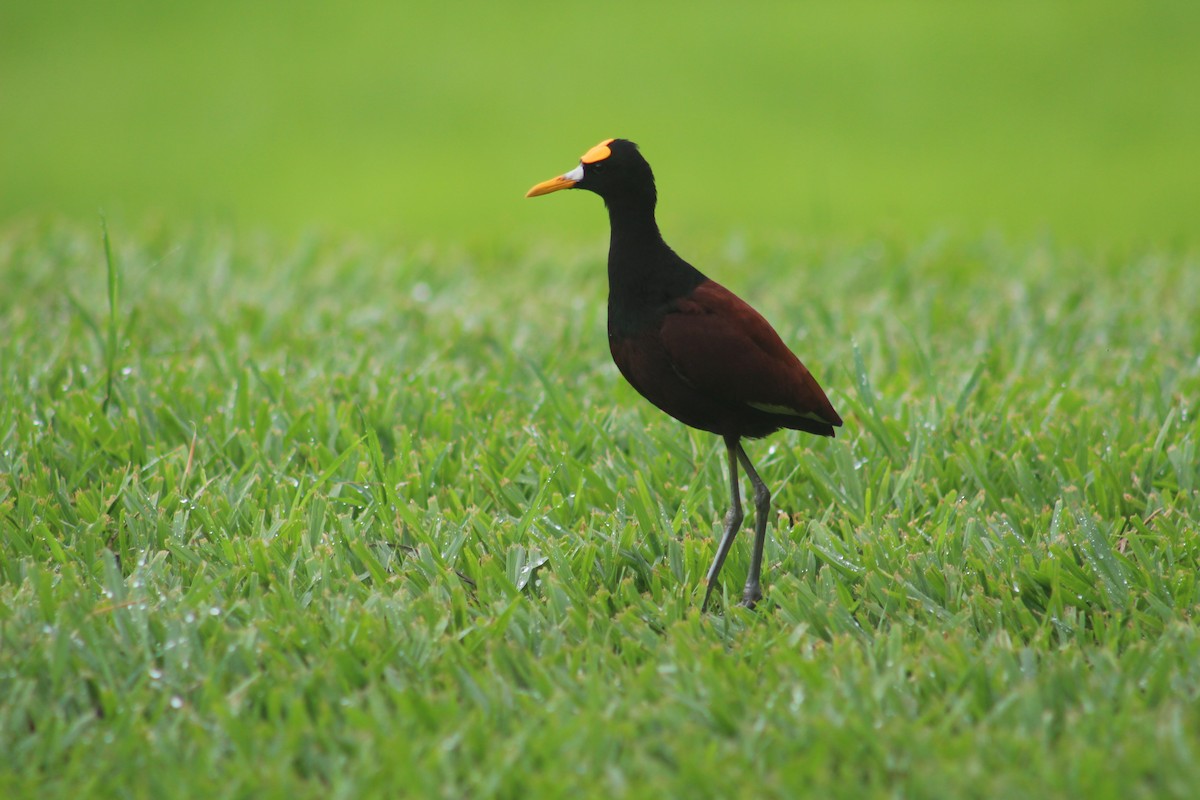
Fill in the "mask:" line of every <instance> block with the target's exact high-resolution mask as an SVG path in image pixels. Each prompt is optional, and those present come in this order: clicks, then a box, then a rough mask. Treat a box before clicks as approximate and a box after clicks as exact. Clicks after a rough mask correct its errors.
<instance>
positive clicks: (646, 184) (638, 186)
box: [525, 139, 655, 205]
mask: <svg viewBox="0 0 1200 800" xmlns="http://www.w3.org/2000/svg"><path fill="white" fill-rule="evenodd" d="M559 189H587V190H588V191H589V192H595V193H596V194H598V195H600V196H601V197H603V198H604V200H605V202H611V201H613V200H619V199H622V198H626V197H628V198H642V199H649V200H650V202H651V204H652V205H653V202H654V198H655V190H654V173H653V172H652V171H651V170H650V165H649V164H648V163H647V162H646V159H644V158H642V154H641V153H640V152H638V146H637V145H636V144H634V143H633V142H631V141H629V140H628V139H605V140H604V141H603V142H601V143H600V144H598V145H596V146H595V147H593V148H592V149H591V150H588V151H587V152H586V153H584V154H583V156H582V157H581V158H580V159H579V166H577V167H575V169H573V170H571V171H570V172H567V173H565V174H563V175H559V176H558V177H556V178H551V179H550V180H548V181H542V182H541V183H539V184H538V185H537V186H534V187H533V188H532V189H530V190H529V191H528V192H526V193H525V196H526V197H537V196H538V195H542V194H550V193H551V192H557V191H558V190H559Z"/></svg>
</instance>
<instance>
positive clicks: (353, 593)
mask: <svg viewBox="0 0 1200 800" xmlns="http://www.w3.org/2000/svg"><path fill="white" fill-rule="evenodd" d="M593 211H595V209H593ZM109 234H110V236H111V244H112V253H111V259H106V244H105V243H104V242H103V241H102V238H101V232H100V230H99V227H98V226H94V225H93V226H85V227H79V226H74V225H43V224H32V223H26V224H21V225H9V226H7V227H6V228H5V229H3V230H2V231H0V276H3V282H4V285H5V291H4V292H3V293H2V294H0V393H2V397H3V400H2V403H0V795H3V796H5V797H26V796H28V797H32V796H37V797H79V796H127V797H214V796H229V797H281V796H287V797H291V798H297V797H395V796H397V795H401V796H405V795H407V796H445V797H490V796H495V797H515V796H583V797H599V796H603V797H644V796H668V797H682V796H688V797H706V796H714V797H715V796H739V795H740V796H776V797H792V796H799V795H810V796H820V797H870V796H897V797H898V796H904V797H935V796H936V797H942V796H952V797H982V796H1038V797H1064V798H1065V797H1080V796H1087V797H1100V798H1102V797H1146V798H1161V797H1190V796H1191V794H1192V792H1193V791H1194V787H1195V786H1196V785H1200V634H1198V633H1197V630H1196V627H1195V614H1196V610H1197V605H1198V602H1200V588H1198V586H1197V569H1198V567H1200V538H1198V537H1197V521H1198V517H1200V513H1198V511H1197V509H1198V508H1200V504H1198V500H1200V494H1198V493H1200V475H1198V470H1197V467H1196V464H1197V462H1198V460H1200V452H1198V447H1197V440H1198V436H1197V429H1196V422H1195V416H1196V408H1195V402H1196V399H1197V397H1200V363H1198V361H1197V353H1198V352H1200V325H1198V322H1197V320H1200V308H1198V305H1200V265H1198V264H1197V257H1196V253H1195V251H1194V250H1192V251H1188V250H1183V249H1174V250H1173V249H1170V248H1157V249H1141V250H1128V251H1120V250H1112V249H1104V250H1099V249H1098V250H1095V251H1086V250H1082V249H1071V248H1067V247H1063V246H1057V245H1054V244H1052V243H1038V242H1031V243H1027V244H1014V243H1011V242H1005V241H1001V240H999V239H990V238H985V237H970V238H965V239H957V238H937V237H929V238H923V239H922V238H899V239H884V238H871V239H867V240H863V241H853V242H848V241H839V240H836V239H825V238H822V239H815V240H794V239H793V240H782V239H776V240H769V239H749V240H747V241H746V242H744V243H743V245H742V246H740V247H737V248H730V249H729V251H728V252H727V253H726V254H725V255H721V254H719V253H717V252H704V251H700V252H697V251H694V250H689V248H688V247H687V246H686V243H685V242H683V241H677V242H676V244H677V245H679V246H680V248H681V250H682V251H683V252H684V253H685V255H690V256H694V257H695V259H696V260H697V261H698V262H700V263H703V264H704V265H705V266H706V267H708V269H709V271H710V272H711V273H714V274H715V275H717V276H718V277H719V278H720V279H722V280H723V282H725V283H726V284H727V285H730V286H731V287H733V288H735V289H736V290H738V291H739V292H740V293H742V294H743V295H744V296H745V297H747V298H749V299H751V300H752V301H754V302H755V303H756V305H758V306H759V307H760V308H761V309H762V310H763V312H764V313H765V314H766V315H767V316H768V318H770V319H771V320H773V322H775V324H776V326H777V327H778V328H779V330H780V332H781V333H782V334H783V336H784V338H785V339H786V340H787V341H788V342H790V343H792V344H793V345H794V347H795V348H796V350H797V351H798V352H799V353H800V354H801V356H802V357H803V358H804V359H805V360H806V362H808V364H809V366H810V367H811V368H812V369H813V370H814V372H815V373H816V374H817V375H818V377H819V378H820V379H821V381H822V383H823V384H824V385H825V386H826V387H827V388H828V389H829V390H830V395H831V398H832V400H833V401H834V404H835V405H836V407H837V408H838V409H839V410H840V411H841V413H842V415H843V416H844V417H845V418H846V422H847V424H846V427H845V428H844V429H843V431H842V433H841V435H840V436H839V438H838V439H836V440H835V441H832V442H831V441H826V440H820V441H818V440H816V439H813V438H806V437H804V436H802V435H799V434H789V435H782V434H781V435H777V436H775V437H772V438H770V439H768V440H765V441H763V442H757V443H752V444H751V445H750V446H749V451H750V453H751V456H752V458H754V459H755V460H756V462H757V463H758V465H759V467H760V471H761V473H762V474H763V476H764V478H765V479H766V480H767V481H768V482H769V483H770V484H771V485H772V486H773V487H774V488H775V497H776V501H777V503H776V509H777V512H778V514H777V516H776V517H775V518H774V519H772V521H771V526H770V529H769V530H770V533H769V540H768V547H767V565H768V571H767V575H766V586H765V590H766V600H765V601H764V603H763V604H762V606H761V607H760V609H759V610H758V611H757V612H748V611H746V610H744V609H740V608H737V607H725V602H724V599H725V598H722V602H721V603H720V604H719V605H720V606H721V608H720V609H719V613H714V614H710V615H701V614H700V613H699V611H698V603H699V598H700V596H701V594H702V591H703V585H702V582H701V581H702V578H703V574H704V570H705V568H706V567H707V565H708V561H709V559H710V558H711V555H712V552H713V547H714V545H715V542H714V537H715V534H716V532H717V531H718V530H719V524H720V521H721V516H722V514H723V512H724V502H725V500H724V486H725V478H724V473H723V469H724V466H723V460H724V459H723V458H722V455H721V452H722V451H721V447H720V446H719V443H718V442H717V441H716V440H715V438H714V437H711V436H708V435H705V434H700V433H697V432H693V431H688V430H686V429H685V428H683V427H682V426H681V425H679V424H677V423H674V422H673V421H671V420H669V419H667V418H665V417H664V416H662V415H661V414H659V413H658V412H657V411H655V410H654V409H653V408H651V407H649V406H648V405H647V404H646V403H645V402H644V401H642V400H641V399H640V398H638V397H636V396H635V394H634V393H633V391H632V390H631V389H629V388H628V387H627V386H625V385H624V384H623V382H622V381H621V380H620V379H619V376H618V375H617V374H616V370H615V368H614V367H613V366H612V365H611V364H610V362H609V357H608V354H607V351H606V347H605V342H604V333H603V331H604V320H603V307H604V291H605V287H604V277H603V266H602V265H603V252H602V250H601V249H599V248H598V247H596V246H589V247H585V248H579V247H577V246H569V245H543V246H540V247H527V248H511V249H510V248H506V247H500V246H496V247H492V248H484V247H476V248H453V247H426V248H407V249H405V248H396V247H391V246H381V245H379V244H376V243H375V242H373V241H371V240H366V241H362V240H353V239H349V238H338V237H329V238H313V237H310V238H303V237H300V238H295V239H287V238H283V237H279V236H270V235H253V234H247V233H244V232H236V231H233V230H230V229H224V228H211V227H203V226H200V227H193V228H189V227H185V226H179V225H165V226H159V227H155V226H143V227H140V228H136V229H125V228H121V227H119V226H111V229H110V231H109ZM108 264H111V265H112V267H111V269H110V268H109V267H108V266H107V265H108ZM118 278H119V292H118ZM110 303H111V306H110ZM114 311H115V313H113V312H114ZM110 376H111V377H112V382H111V384H112V385H111V391H110V390H109V389H108V383H109V378H110ZM106 401H107V404H106ZM747 561H748V553H747V542H746V541H745V540H744V539H743V540H740V541H739V542H738V544H737V546H736V547H735V549H734V551H733V553H732V554H731V556H730V558H729V561H728V563H727V565H726V568H725V573H724V576H725V584H724V585H723V586H722V590H723V591H724V592H727V593H728V595H729V597H730V598H734V599H735V598H736V597H737V596H738V592H739V587H740V584H741V580H742V579H743V578H744V576H745V570H746V568H747Z"/></svg>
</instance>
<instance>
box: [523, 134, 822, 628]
mask: <svg viewBox="0 0 1200 800" xmlns="http://www.w3.org/2000/svg"><path fill="white" fill-rule="evenodd" d="M560 189H586V190H588V191H590V192H594V193H595V194H598V195H600V197H602V198H603V199H604V205H605V206H606V207H607V208H608V220H609V225H610V227H611V233H610V238H609V246H608V288H609V291H608V346H609V349H610V350H611V351H612V357H613V361H615V362H616V363H617V368H618V369H620V370H621V374H622V375H624V376H625V379H626V380H628V381H629V383H630V384H632V385H633V388H634V389H637V390H638V392H640V393H641V395H642V396H643V397H645V398H646V399H647V400H649V401H650V402H651V403H653V404H654V405H656V406H658V407H659V408H660V409H662V410H663V411H665V412H667V413H668V414H670V415H671V416H672V417H674V418H675V419H677V420H679V421H680V422H682V423H684V424H685V425H690V426H692V427H693V428H699V429H700V430H703V431H710V432H712V433H715V434H717V435H718V436H721V437H723V438H724V440H725V449H726V450H727V451H728V456H729V494H730V509H729V513H728V515H726V517H725V532H724V535H723V536H722V537H721V543H720V545H718V547H717V553H716V557H715V558H713V562H712V566H711V567H709V570H708V577H707V584H708V587H707V589H706V590H705V592H704V604H703V605H702V606H701V609H702V610H707V609H708V601H709V599H710V598H711V597H712V592H713V587H714V586H715V585H716V581H717V576H718V575H720V573H721V565H722V564H724V563H725V557H726V556H727V555H729V548H730V547H731V546H732V545H733V540H734V537H735V536H737V532H738V529H739V528H740V527H741V525H742V499H741V492H740V489H739V487H738V463H739V462H740V463H741V465H742V468H743V469H744V470H745V471H746V475H747V476H749V478H750V482H751V483H752V484H754V510H755V518H754V551H753V553H752V555H751V558H750V572H749V575H748V577H747V578H746V586H745V589H744V590H743V592H742V604H743V605H746V606H748V607H751V608H753V607H754V605H755V603H757V602H758V601H759V600H761V599H762V588H761V585H760V582H761V577H762V559H763V544H764V543H765V541H766V534H767V515H768V513H769V512H770V509H771V492H770V490H769V489H767V485H766V484H765V483H763V481H762V478H760V477H759V476H758V473H757V472H756V471H755V469H754V465H753V464H752V463H750V458H749V457H748V456H747V455H746V451H745V449H744V448H743V447H742V443H741V440H742V438H744V437H749V438H759V437H762V436H766V435H767V434H770V433H774V432H775V431H777V430H779V429H780V428H792V429H794V430H800V431H804V432H806V433H812V434H816V435H817V436H833V429H834V428H835V427H837V426H840V425H841V424H842V418H841V417H839V416H838V413H837V412H836V411H834V410H833V406H832V405H831V404H830V402H829V398H827V397H826V396H825V392H824V391H823V390H822V389H821V387H820V386H819V385H818V384H817V381H816V380H815V379H814V378H813V376H812V374H811V373H809V371H808V369H807V368H806V367H805V366H804V365H803V364H802V363H800V359H798V358H796V356H795V355H794V354H793V353H792V351H791V350H789V349H788V348H787V345H785V344H784V343H783V340H781V339H780V338H779V334H777V333H776V332H775V329H774V328H772V327H771V326H770V324H769V323H768V322H767V321H766V320H765V319H763V317H762V315H760V314H759V313H758V312H757V311H755V310H754V309H753V308H751V307H750V306H749V305H748V304H747V303H746V302H745V301H743V300H742V299H741V298H739V297H738V296H737V295H735V294H734V293H733V292H731V291H729V290H728V289H726V288H725V287H724V286H721V285H720V284H718V283H715V282H713V281H712V280H710V279H709V278H707V277H705V275H703V274H702V273H701V272H700V271H699V270H697V269H696V268H695V267H693V266H692V265H691V264H689V263H688V262H686V261H684V260H683V259H682V258H680V257H679V256H678V255H676V254H675V251H674V250H672V249H671V248H670V247H668V246H667V243H666V242H664V241H663V238H662V234H660V233H659V231H658V223H657V222H656V221H655V218H654V207H655V205H656V204H657V202H658V194H657V190H656V189H655V186H654V173H653V172H652V171H651V170H650V164H649V163H647V162H646V159H645V158H643V157H642V154H641V153H640V152H639V151H638V147H637V145H636V144H634V143H633V142H631V141H629V140H627V139H606V140H604V141H603V142H601V143H600V144H598V145H596V146H595V147H593V148H592V149H591V150H588V151H587V152H586V153H584V154H583V157H582V158H581V159H580V161H579V166H577V167H575V169H573V170H571V171H570V172H568V173H566V174H564V175H560V176H559V177H557V178H551V179H550V180H548V181H543V182H542V183H539V184H537V185H536V186H534V187H533V188H532V189H530V190H529V192H528V193H527V194H526V195H525V196H526V197H536V196H538V195H543V194H549V193H550V192H557V191H559V190H560Z"/></svg>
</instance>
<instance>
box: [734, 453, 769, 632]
mask: <svg viewBox="0 0 1200 800" xmlns="http://www.w3.org/2000/svg"><path fill="white" fill-rule="evenodd" d="M737 457H738V460H739V461H741V462H742V468H743V469H744V470H746V475H747V476H748V477H749V478H750V483H752V484H754V552H753V553H752V554H751V556H750V574H749V575H747V576H746V588H745V589H744V590H743V592H742V605H744V606H746V608H754V604H755V603H757V602H758V601H759V600H762V587H761V586H760V585H759V581H760V579H761V578H762V561H763V545H765V544H766V541H767V517H768V515H769V514H770V513H771V490H770V489H768V488H767V485H766V484H765V483H763V481H762V478H760V477H758V473H757V472H755V470H754V465H753V464H751V463H750V457H749V456H747V455H746V451H745V449H744V448H743V447H742V445H741V444H740V443H739V444H738V445H737Z"/></svg>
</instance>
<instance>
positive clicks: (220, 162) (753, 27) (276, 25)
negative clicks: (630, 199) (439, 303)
mask: <svg viewBox="0 0 1200 800" xmlns="http://www.w3.org/2000/svg"><path fill="white" fill-rule="evenodd" d="M1197 41H1200V4H1197V3H1189V2H1102V3H1083V2H1064V3H1034V2H997V3H988V4H983V3H952V2H915V3H866V2H850V3H839V4H825V3H820V4H818V3H790V4H783V3H761V2H760V3H754V2H751V3H742V4H727V3H699V2H678V3H646V2H639V3H633V2H604V3H583V4H568V3H563V2H507V3H491V4H483V3H456V2H452V1H450V0H442V2H404V3H389V2H358V3H352V4H337V5H335V4H331V3H324V2H309V1H307V0H291V1H290V2H260V3H242V2H236V3H235V2H228V0H226V1H224V2H222V1H220V0H214V1H213V2H204V3H159V2H137V1H136V0H120V1H118V2H89V3H83V2H66V3H35V2H6V3H4V4H2V5H0V219H4V218H11V217H23V216H27V215H30V214H35V215H36V214H46V213H49V214H53V215H66V216H68V217H89V218H94V215H95V214H96V213H97V212H98V211H103V212H104V213H106V214H108V215H109V216H110V218H116V219H118V220H121V219H126V220H130V221H138V220H142V219H144V218H146V217H151V218H153V217H157V216H162V217H166V218H169V219H175V218H185V219H189V220H190V219H198V220H219V221H232V222H235V223H237V224H248V225H254V226H266V227H269V228H274V229H283V230H299V229H305V228H312V227H316V228H319V229H326V230H348V231H362V232H365V233H369V234H371V235H376V236H384V237H393V236H394V237H395V238H397V239H400V240H413V239H419V240H433V241H456V242H468V243H470V242H488V241H495V240H510V239H515V240H518V241H526V240H531V239H534V238H537V237H541V236H547V235H550V236H565V237H574V236H577V235H588V236H595V237H598V238H603V236H604V232H603V228H601V225H602V220H601V219H598V210H597V208H596V204H595V202H581V201H579V199H578V198H568V199H566V202H564V198H563V197H562V196H558V197H555V198H553V199H547V200H541V201H533V200H528V201H526V200H524V199H523V197H522V195H523V193H524V191H525V189H526V188H528V187H529V186H530V185H531V184H533V183H534V182H536V181H539V180H542V179H544V178H547V177H551V176H552V175H554V174H558V173H561V172H563V171H565V170H567V169H569V168H570V167H572V166H573V165H574V163H575V162H576V160H577V158H578V157H579V155H580V154H581V153H582V152H583V151H584V150H586V149H587V148H588V147H590V146H591V145H592V144H594V143H595V142H596V141H598V140H600V139H602V138H606V137H609V136H626V137H629V138H633V139H635V140H637V141H638V142H639V143H640V144H641V145H642V147H643V150H644V152H645V153H646V154H647V155H648V157H649V159H650V160H651V163H652V164H653V165H654V167H655V169H656V172H657V174H658V177H659V183H660V196H661V198H662V214H661V217H662V220H663V224H664V228H666V229H667V233H668V237H669V238H670V236H671V234H672V232H674V231H679V230H680V229H684V230H686V231H687V232H690V233H695V234H698V235H701V236H703V235H706V234H714V235H716V236H728V235H736V234H750V235H757V234H759V233H770V234H776V233H778V232H789V233H790V232H796V233H812V234H815V235H848V236H860V235H875V234H884V235H887V234H888V233H890V232H895V231H901V232H905V233H908V234H921V233H922V232H925V231H929V230H933V229H944V230H950V231H956V232H963V233H967V234H970V233H975V232H981V231H990V230H998V231H1000V232H1002V233H1004V234H1006V235H1012V236H1029V235H1041V234H1043V233H1046V232H1049V233H1051V234H1052V235H1054V236H1056V237H1058V238H1062V239H1068V240H1078V241H1087V242H1096V241H1104V242H1108V241H1120V242H1133V243H1136V242H1178V241H1181V240H1182V241H1188V242H1190V241H1193V240H1194V239H1195V234H1196V232H1197V226H1196V211H1197V209H1200V89H1198V88H1197V87H1198V86H1200V47H1197Z"/></svg>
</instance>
